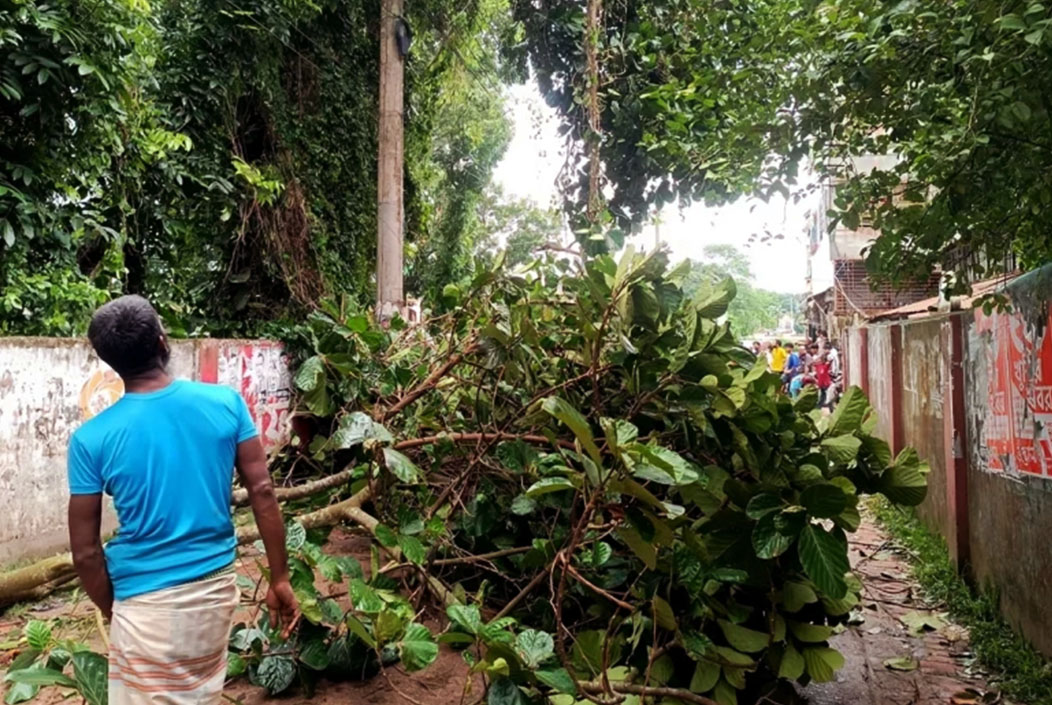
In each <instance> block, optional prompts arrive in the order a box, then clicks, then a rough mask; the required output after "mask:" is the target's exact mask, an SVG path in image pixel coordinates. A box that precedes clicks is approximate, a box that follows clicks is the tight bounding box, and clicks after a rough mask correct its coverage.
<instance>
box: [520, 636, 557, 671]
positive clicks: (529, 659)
mask: <svg viewBox="0 0 1052 705" xmlns="http://www.w3.org/2000/svg"><path fill="white" fill-rule="evenodd" d="M515 653H517V654H518V655H519V658H521V659H522V662H523V664H524V665H525V666H526V667H527V668H530V669H534V668H537V667H538V666H540V665H541V664H542V663H544V662H545V661H547V660H548V659H550V658H551V657H552V656H554V655H555V641H553V640H552V635H551V634H548V633H547V632H541V631H537V630H536V629H527V630H525V631H523V632H521V633H520V634H519V635H518V636H517V637H515Z"/></svg>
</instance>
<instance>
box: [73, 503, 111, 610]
mask: <svg viewBox="0 0 1052 705" xmlns="http://www.w3.org/2000/svg"><path fill="white" fill-rule="evenodd" d="M101 528H102V495H101V494H75V495H73V496H71V497H70V498H69V545H70V549H71V550H72V551H73V565H74V566H75V567H76V569H77V575H78V576H80V582H81V585H83V586H84V592H86V593H88V597H90V598H91V601H92V602H94V603H95V604H96V605H97V606H98V608H99V609H100V610H102V614H103V615H104V616H105V617H106V619H109V618H110V616H111V615H112V613H113V584H112V583H111V582H110V573H109V571H108V570H107V569H106V557H105V556H104V555H103V553H102V537H101V535H100V531H101Z"/></svg>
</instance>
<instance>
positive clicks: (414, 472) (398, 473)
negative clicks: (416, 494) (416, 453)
mask: <svg viewBox="0 0 1052 705" xmlns="http://www.w3.org/2000/svg"><path fill="white" fill-rule="evenodd" d="M384 465H386V466H387V469H388V470H390V471H391V473H392V474H393V475H394V476H395V477H397V478H398V479H399V480H401V481H402V482H404V483H406V484H413V483H415V482H419V481H420V476H421V475H422V473H421V472H420V468H418V467H417V466H416V464H415V463H414V462H413V461H412V460H410V459H409V458H408V457H406V456H405V455H404V454H403V453H399V452H398V451H397V450H395V449H394V448H384Z"/></svg>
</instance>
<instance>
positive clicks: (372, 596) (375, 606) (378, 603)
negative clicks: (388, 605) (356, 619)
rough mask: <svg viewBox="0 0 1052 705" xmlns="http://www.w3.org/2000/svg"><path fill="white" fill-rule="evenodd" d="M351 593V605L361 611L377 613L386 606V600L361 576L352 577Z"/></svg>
mask: <svg viewBox="0 0 1052 705" xmlns="http://www.w3.org/2000/svg"><path fill="white" fill-rule="evenodd" d="M349 585H350V594H351V605H353V606H354V609H356V610H357V611H359V612H365V613H366V614H376V613H377V612H380V611H381V610H383V608H384V601H383V600H382V599H380V596H379V595H378V594H377V593H376V591H375V590H373V589H372V588H371V587H369V586H368V585H366V584H365V583H364V582H363V581H362V580H361V579H360V578H351V581H350V583H349Z"/></svg>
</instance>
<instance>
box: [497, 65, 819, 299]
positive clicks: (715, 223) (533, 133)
mask: <svg viewBox="0 0 1052 705" xmlns="http://www.w3.org/2000/svg"><path fill="white" fill-rule="evenodd" d="M508 91H509V101H508V105H509V108H510V111H511V119H512V121H513V124H514V129H515V135H514V137H513V138H512V141H511V144H510V145H509V147H508V151H507V152H506V153H505V155H504V159H503V160H502V161H501V163H500V164H499V165H498V166H497V169H496V171H495V173H494V179H495V181H496V182H497V183H498V184H500V186H501V187H502V188H503V189H504V192H505V194H507V195H509V196H516V197H519V198H528V199H530V200H532V201H533V202H534V203H536V204H537V205H538V206H542V207H545V206H549V205H553V204H555V203H556V201H555V197H556V188H555V178H556V176H557V175H558V173H559V169H560V168H561V167H562V164H563V157H564V154H563V150H562V139H561V138H560V137H559V135H558V132H557V128H558V121H557V118H556V116H555V113H554V111H553V110H552V109H551V108H549V107H548V106H547V105H546V104H545V103H544V100H543V99H542V98H541V96H540V94H539V93H538V91H537V88H536V85H535V84H533V83H527V84H524V85H520V86H513V87H511V88H509V89H508ZM807 207H808V204H807V203H800V204H794V203H792V202H788V203H787V202H786V200H785V199H784V198H782V197H781V196H775V197H773V198H772V199H771V200H770V201H769V202H767V203H764V202H763V201H761V200H758V199H753V200H747V199H741V200H739V201H736V202H735V203H732V204H730V205H727V206H723V207H719V208H709V207H706V206H704V205H703V204H693V205H691V206H689V207H687V208H685V209H680V208H679V207H676V206H668V207H666V208H665V210H664V211H662V213H661V217H660V219H659V220H660V225H659V228H658V233H655V228H654V226H653V225H650V226H648V227H647V228H645V229H644V231H643V232H642V233H641V234H640V235H639V236H637V237H636V238H635V239H634V241H635V243H636V245H637V246H642V247H647V248H649V247H653V246H654V243H655V234H657V235H658V236H659V237H660V239H661V242H662V243H664V244H666V245H667V246H668V247H669V249H670V252H671V255H672V259H673V260H674V261H678V260H681V259H684V258H687V257H695V258H700V257H701V254H702V250H703V249H704V247H705V246H706V245H714V244H731V245H736V246H738V248H739V249H740V250H741V252H742V253H743V254H745V256H746V257H748V258H749V262H750V264H751V267H752V273H753V279H754V281H755V283H756V285H757V286H759V287H761V288H764V289H771V290H773V291H778V292H786V293H801V292H803V291H805V289H806V282H805V279H804V278H805V274H806V271H807V252H806V246H805V243H804V228H805V224H806V219H805V213H806V211H807ZM764 231H769V232H772V233H780V234H782V235H783V239H780V240H771V241H769V242H768V243H759V242H757V243H754V244H752V245H749V235H750V234H752V233H762V232H764Z"/></svg>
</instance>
